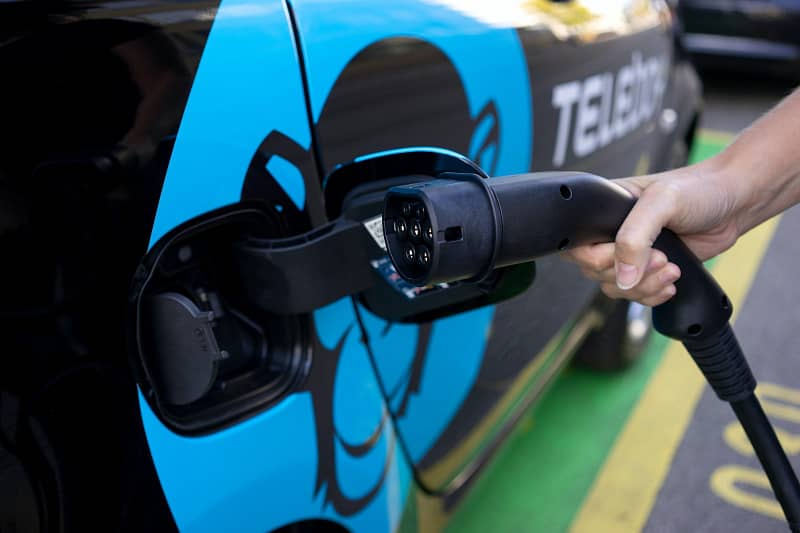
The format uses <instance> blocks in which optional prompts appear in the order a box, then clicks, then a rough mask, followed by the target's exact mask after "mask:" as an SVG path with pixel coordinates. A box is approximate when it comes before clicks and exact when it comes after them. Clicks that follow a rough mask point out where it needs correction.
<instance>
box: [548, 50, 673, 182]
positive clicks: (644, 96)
mask: <svg viewBox="0 0 800 533" xmlns="http://www.w3.org/2000/svg"><path fill="white" fill-rule="evenodd" d="M667 68H668V60H667V58H666V57H665V56H652V57H649V58H647V59H646V60H644V59H642V54H641V53H640V52H634V53H633V54H632V56H631V62H630V63H628V64H627V65H623V66H622V67H621V68H620V69H619V70H618V71H617V72H616V74H615V73H612V72H601V73H597V74H593V75H591V76H589V77H587V78H585V79H583V80H573V81H568V82H565V83H561V84H559V85H556V86H555V87H554V88H553V95H552V98H551V103H552V105H553V107H554V108H556V109H557V110H558V129H557V131H556V144H555V150H554V151H553V165H554V166H555V167H560V166H562V165H563V164H564V161H565V160H566V158H567V150H571V152H572V153H573V154H574V155H575V157H579V158H580V157H586V156H588V155H590V154H591V153H593V152H595V151H596V150H598V149H600V148H603V147H605V146H608V145H609V144H611V143H612V142H613V141H615V140H617V139H620V138H622V137H624V136H625V135H627V134H629V133H630V132H632V131H634V130H635V129H636V128H637V127H639V126H640V125H641V124H642V123H643V122H645V121H647V120H650V119H651V118H653V115H654V114H655V112H656V110H658V109H659V108H660V107H661V99H662V97H663V96H664V89H665V88H666V82H667ZM573 109H574V110H575V112H574V113H573ZM573 116H574V117H575V119H574V120H573ZM573 124H574V126H573ZM570 133H572V135H570Z"/></svg>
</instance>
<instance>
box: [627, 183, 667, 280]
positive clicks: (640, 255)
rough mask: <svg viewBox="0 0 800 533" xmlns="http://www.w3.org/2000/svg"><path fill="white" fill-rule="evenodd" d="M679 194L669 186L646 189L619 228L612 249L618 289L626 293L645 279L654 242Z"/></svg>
mask: <svg viewBox="0 0 800 533" xmlns="http://www.w3.org/2000/svg"><path fill="white" fill-rule="evenodd" d="M678 193H679V191H678V188H677V187H676V186H673V185H672V184H663V185H662V184H654V185H652V186H650V187H648V188H646V189H645V190H644V192H643V193H642V196H641V197H640V198H639V200H638V201H637V202H636V205H634V207H633V209H631V212H630V213H629V214H628V217H627V218H626V219H625V221H624V222H623V223H622V226H620V229H619V231H618V232H617V237H616V240H615V242H616V246H615V248H614V269H615V273H616V284H617V286H618V287H619V288H620V289H622V290H629V289H631V288H633V287H635V286H636V285H637V284H638V283H639V282H640V281H641V280H642V278H643V277H644V274H645V272H646V271H647V264H648V261H649V259H650V255H651V253H652V246H653V241H655V239H656V237H658V234H659V233H661V229H662V228H663V227H664V226H665V225H666V224H667V222H669V221H670V219H671V218H672V217H673V216H674V214H675V212H676V211H677V209H678V196H679V194H678Z"/></svg>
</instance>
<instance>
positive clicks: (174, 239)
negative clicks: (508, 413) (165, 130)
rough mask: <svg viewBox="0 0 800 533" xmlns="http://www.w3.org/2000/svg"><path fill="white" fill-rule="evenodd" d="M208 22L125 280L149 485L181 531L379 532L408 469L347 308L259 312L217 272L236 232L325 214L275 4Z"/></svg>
mask: <svg viewBox="0 0 800 533" xmlns="http://www.w3.org/2000/svg"><path fill="white" fill-rule="evenodd" d="M211 16H213V17H214V21H213V25H212V28H211V31H210V34H209V36H208V40H207V42H206V45H205V49H204V51H203V55H202V58H201V60H200V64H199V67H198V70H197V73H196V76H195V79H194V82H193V85H192V89H191V94H190V96H189V99H188V103H187V105H186V108H185V110H184V113H183V118H182V121H181V124H180V129H179V131H178V134H177V137H176V139H175V145H174V150H173V152H172V156H171V159H170V163H169V168H168V171H167V175H166V179H165V182H164V185H163V190H162V192H161V199H160V202H159V204H158V208H157V213H156V216H155V222H154V225H153V229H152V234H151V239H150V243H151V248H150V251H149V253H148V254H147V256H146V257H145V259H144V260H143V262H142V266H141V267H140V269H139V271H138V273H137V276H136V279H135V280H134V286H133V290H132V307H131V316H132V317H133V325H132V334H131V338H132V343H133V344H132V350H131V351H132V354H133V356H132V362H133V365H134V367H135V369H136V371H137V375H138V382H139V384H140V395H139V398H140V409H141V416H142V421H143V425H144V429H145V434H146V437H147V441H148V444H149V447H150V451H151V454H152V457H153V461H154V463H155V467H156V470H157V472H158V476H159V479H160V482H161V485H162V487H163V489H164V493H165V495H166V498H167V501H168V503H169V506H170V509H171V511H172V514H173V516H174V517H175V520H176V522H177V525H178V527H179V528H180V530H181V531H259V532H263V531H270V530H273V529H276V528H279V527H282V526H285V525H287V524H294V523H299V522H304V521H308V520H316V521H320V520H323V521H328V522H329V523H334V524H340V525H343V526H344V527H346V528H347V529H348V530H350V531H370V532H371V531H393V530H395V529H396V527H397V524H398V523H399V521H400V519H401V514H402V512H403V509H404V507H405V502H406V499H407V498H408V495H409V492H410V487H411V481H410V471H409V467H408V465H407V464H406V463H405V462H404V459H403V457H402V456H401V455H400V454H398V453H396V451H395V448H396V446H395V435H394V430H393V427H392V425H391V423H389V421H388V417H387V409H386V407H385V403H384V401H383V398H382V396H381V394H380V392H379V389H378V386H377V383H376V380H375V375H374V373H373V371H372V367H371V365H370V363H369V360H368V358H367V350H366V348H365V346H364V344H363V343H362V342H361V334H360V332H359V331H358V328H357V327H356V325H355V323H356V320H355V315H354V310H353V307H352V303H351V300H350V299H349V298H344V299H341V300H339V301H337V302H334V303H332V304H330V305H327V306H325V307H322V308H320V309H317V310H315V311H313V312H308V313H302V314H290V313H282V312H280V310H278V312H276V313H266V312H260V311H258V310H253V309H252V308H248V307H247V306H246V305H245V304H244V303H243V301H242V299H241V298H240V296H241V287H239V283H238V281H239V278H240V276H239V275H238V274H234V273H231V272H230V271H228V270H226V268H227V267H226V266H225V265H226V264H228V261H227V259H226V257H227V255H226V254H227V253H228V251H229V244H230V243H229V242H228V241H229V240H230V239H232V237H231V235H232V233H231V232H232V231H234V229H235V228H236V227H239V226H237V224H239V225H242V224H251V223H252V224H254V225H255V227H257V228H258V229H259V230H263V231H264V232H267V233H269V232H273V233H270V234H271V235H272V234H278V235H280V236H282V237H289V236H291V235H296V234H299V233H303V232H306V231H308V230H310V229H311V228H313V227H315V226H318V225H320V224H322V223H324V219H325V215H324V210H323V206H322V203H321V201H320V180H319V178H318V174H317V169H316V167H315V163H314V159H313V153H312V150H311V145H312V136H311V132H310V126H309V122H308V115H307V108H306V104H305V100H304V87H303V79H302V76H301V70H300V66H299V57H298V55H297V48H296V42H295V40H294V36H293V33H292V25H291V23H290V18H289V17H288V11H287V6H286V4H285V3H284V2H281V1H279V0H264V1H261V2H251V1H244V0H223V1H222V2H221V3H220V5H219V7H218V9H217V10H216V12H212V13H211ZM246 206H251V207H246ZM253 206H255V207H253ZM264 213H266V215H264ZM265 217H266V218H265ZM275 232H277V233H275ZM237 295H238V296H237ZM315 523H316V522H315Z"/></svg>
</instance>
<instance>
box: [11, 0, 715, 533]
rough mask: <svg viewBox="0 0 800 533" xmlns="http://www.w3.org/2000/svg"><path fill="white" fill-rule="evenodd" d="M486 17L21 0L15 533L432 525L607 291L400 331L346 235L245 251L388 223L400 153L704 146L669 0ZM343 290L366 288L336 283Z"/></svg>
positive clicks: (412, 9) (504, 159)
mask: <svg viewBox="0 0 800 533" xmlns="http://www.w3.org/2000/svg"><path fill="white" fill-rule="evenodd" d="M495 4H497V3H492V5H489V4H486V3H483V2H473V3H464V2H450V1H445V0H442V1H437V2H429V1H412V0H408V1H404V2H393V3H391V4H388V3H384V2H378V1H377V0H347V1H345V0H341V1H335V2H314V1H312V0H291V1H288V0H287V1H281V0H262V1H258V2H253V1H244V0H223V1H222V2H216V1H207V2H184V1H162V2H156V1H142V2H119V3H114V2H92V1H75V2H60V1H53V2H3V3H0V69H1V70H2V73H3V81H2V83H0V106H2V108H3V112H2V114H1V115H0V116H2V128H0V131H2V146H3V156H2V158H0V206H2V207H1V208H0V247H1V248H0V249H2V250H3V254H2V257H3V260H2V262H0V286H1V287H2V291H0V293H1V294H2V298H0V317H2V320H0V331H1V332H2V338H3V339H4V343H3V348H2V355H1V356H0V409H1V410H0V414H1V415H2V416H0V422H1V423H2V426H1V427H0V429H1V430H2V431H0V445H1V446H2V447H0V461H1V462H2V463H0V464H2V465H3V468H2V470H0V476H2V477H0V487H2V489H0V490H2V491H3V495H2V496H3V497H0V526H2V528H3V529H5V526H6V525H8V527H9V528H11V529H14V530H17V531H39V530H43V531H86V530H93V529H94V530H98V529H99V530H105V531H111V530H128V531H162V530H169V529H174V528H175V527H176V526H177V527H178V528H179V529H181V530H185V531H221V530H225V531H273V530H278V529H280V528H284V527H286V528H289V527H300V526H299V525H302V527H305V528H307V529H311V530H326V531H342V530H350V531H370V532H371V531H395V530H398V529H402V530H407V531H414V530H417V529H419V528H422V527H425V524H426V520H428V519H429V518H428V515H429V514H430V511H431V509H429V508H427V507H426V509H422V508H418V506H417V503H416V502H417V501H418V495H419V494H422V493H427V494H431V495H434V498H433V500H432V501H434V502H435V503H434V504H433V505H434V506H435V507H436V508H437V509H438V510H439V511H438V512H444V513H446V512H449V511H450V510H451V509H452V507H453V505H454V504H455V503H456V502H458V500H459V498H460V496H461V495H462V494H463V491H464V490H466V488H467V487H468V486H469V484H470V482H471V481H472V480H473V479H474V478H475V476H476V474H477V473H478V472H479V471H480V469H481V467H482V465H484V464H485V463H486V461H487V459H488V458H489V457H490V456H491V454H492V452H493V451H494V450H495V449H496V448H497V447H498V446H499V444H500V443H501V442H502V441H503V438H504V436H505V435H507V434H508V432H509V431H510V429H511V428H512V427H513V426H514V424H515V422H516V421H517V420H518V419H519V417H520V416H521V414H522V413H523V412H524V410H525V409H526V407H527V406H529V405H530V404H531V402H533V401H535V399H536V398H538V396H539V395H540V394H541V392H542V390H543V389H544V387H545V385H546V384H547V383H548V382H549V381H550V380H551V379H552V377H553V376H554V375H555V374H556V373H557V371H558V370H559V369H560V368H562V367H563V366H564V365H565V364H566V362H568V361H569V359H570V356H571V355H572V354H573V353H574V351H575V349H576V348H577V347H578V346H580V344H581V342H582V341H583V340H585V339H586V338H587V336H588V335H589V334H590V332H591V331H592V330H593V329H594V328H596V327H598V325H600V324H602V322H603V320H602V319H603V314H602V313H600V312H598V308H597V306H595V305H594V304H593V302H595V296H596V294H597V287H596V285H595V284H593V283H590V282H588V281H586V280H584V279H583V278H582V277H581V276H580V273H579V272H577V271H576V270H575V269H574V268H570V267H568V266H565V265H564V264H562V263H560V262H559V261H557V260H555V259H553V260H545V261H541V262H539V263H538V264H537V266H536V274H535V281H533V270H532V269H531V268H530V267H528V268H527V270H524V269H523V270H517V271H515V273H514V274H515V275H514V276H511V275H510V274H508V273H506V276H505V278H502V279H504V280H505V281H506V282H507V283H505V284H503V283H500V281H499V280H500V279H501V278H496V279H494V281H493V282H492V283H494V285H492V284H490V285H484V286H481V287H478V288H475V287H469V286H466V287H465V286H463V285H460V286H459V287H437V288H435V290H436V291H438V292H436V293H435V294H436V295H438V296H437V297H441V299H442V301H445V302H447V303H448V305H444V306H442V307H436V308H432V309H427V310H426V312H425V313H422V312H419V313H416V314H405V315H402V316H394V315H393V313H395V314H396V312H397V309H398V308H400V307H402V306H404V305H412V303H413V302H411V300H413V299H414V298H417V297H420V295H419V294H418V293H417V292H415V291H413V290H407V289H408V288H404V287H401V286H398V285H396V286H394V289H397V290H394V289H393V290H391V291H389V292H388V293H387V292H383V293H380V292H370V290H371V287H372V285H371V284H370V283H371V282H370V283H368V284H366V285H363V283H362V282H363V281H364V280H348V279H347V273H346V272H342V270H343V269H342V267H341V265H342V264H346V261H345V259H347V258H342V257H341V256H340V255H337V254H339V252H340V250H339V251H337V249H336V248H333V249H330V250H328V253H327V255H321V256H318V257H316V259H315V260H314V261H310V260H309V261H298V260H296V259H291V258H290V259H287V260H286V261H287V263H286V264H280V265H279V264H278V256H277V255H275V254H273V255H269V254H267V255H262V256H260V257H259V261H261V262H260V263H258V264H257V266H256V267H253V265H254V264H255V263H253V262H252V261H251V260H249V259H248V260H247V261H244V260H243V259H242V257H249V258H250V259H252V254H251V251H252V249H253V247H252V246H250V245H251V244H252V243H254V242H256V243H260V246H261V247H260V248H259V249H262V250H263V249H265V245H264V243H265V242H266V243H269V244H270V245H273V244H275V243H279V244H280V245H281V246H283V247H284V251H285V250H289V251H292V250H301V249H303V246H304V245H305V244H307V243H313V242H314V241H315V239H316V238H317V237H319V236H320V235H323V234H325V232H327V231H329V229H330V225H329V224H328V222H329V221H331V220H336V219H337V217H339V216H340V215H341V214H342V213H343V212H347V213H349V215H350V216H352V217H355V220H356V221H357V222H359V223H363V224H364V226H365V227H367V228H369V227H370V224H371V223H372V222H373V221H374V220H375V217H376V216H378V215H379V211H380V206H379V203H376V202H375V198H376V197H377V198H379V197H380V195H381V191H382V190H383V188H385V186H386V184H387V183H390V182H392V180H394V182H395V183H396V180H397V179H399V178H401V177H402V176H401V175H398V174H397V173H394V174H393V173H391V172H390V171H386V170H385V169H384V167H382V166H381V165H380V164H378V163H375V161H386V160H387V159H386V158H390V159H391V160H392V161H406V162H408V161H417V159H415V157H416V155H418V154H420V153H426V154H434V155H432V156H425V157H427V158H428V159H425V160H426V161H438V160H440V159H441V158H444V159H448V160H453V158H455V159H458V156H457V154H465V155H467V156H468V157H470V158H471V159H473V160H474V161H476V162H478V163H479V164H480V165H481V166H482V167H483V168H484V169H486V171H487V172H489V173H490V174H492V175H501V174H510V173H517V172H528V171H536V170H548V169H564V170H586V171H592V172H595V173H598V174H601V175H604V176H607V177H621V176H625V175H631V174H634V173H641V172H646V171H658V170H662V169H665V168H668V167H670V166H671V165H674V164H676V163H680V162H683V161H684V160H685V157H686V153H687V147H688V146H689V145H690V143H691V141H692V138H693V136H694V132H695V126H696V124H697V119H698V116H699V113H700V84H699V82H698V79H697V76H696V74H695V72H694V70H693V68H692V66H691V65H690V64H689V63H688V61H687V60H686V59H685V58H684V57H682V56H681V55H679V54H677V53H675V35H676V33H675V31H674V18H673V16H672V13H671V12H670V11H669V10H668V9H667V7H666V4H664V3H662V2H648V1H638V0H631V1H630V2H623V3H622V4H621V5H620V6H619V7H618V9H617V8H615V9H610V8H608V7H603V6H601V5H600V4H598V3H597V2H592V3H590V2H586V3H584V2H579V1H573V2H569V3H565V4H559V3H551V2H546V1H536V2H530V3H526V4H517V3H513V2H507V3H502V2H501V3H499V4H497V5H495ZM420 146H422V147H431V148H424V149H419V148H415V147H420ZM376 153H377V154H379V155H377V156H376V155H374V154H376ZM371 154H372V155H371ZM409 158H410V159H409ZM352 162H355V163H354V164H350V163H352ZM373 163H374V164H373ZM353 169H357V170H358V171H353ZM363 169H370V171H369V172H367V171H364V170H363ZM401 174H402V173H401ZM361 193H364V194H363V195H361ZM370 195H371V196H370ZM375 240H376V243H377V244H380V242H379V241H380V239H379V238H378V237H375ZM275 245H276V246H277V244H275ZM365 246H366V244H365ZM370 246H373V247H374V244H370ZM301 255H302V254H301ZM384 255H385V254H384ZM281 257H287V255H285V254H284V255H281ZM386 261H388V259H387V258H380V257H379V258H378V259H376V260H375V263H374V264H372V267H373V268H374V271H375V272H374V274H375V275H376V276H378V277H379V278H381V279H382V280H383V281H385V282H394V281H396V274H393V272H392V271H391V270H390V269H389V267H388V266H387V263H386ZM298 273H299V274H298ZM303 273H308V274H303ZM304 276H305V277H304ZM292 280H293V281H292ZM342 280H345V281H347V282H351V283H353V284H354V286H359V287H362V289H363V287H365V286H369V287H370V289H369V290H366V289H364V290H363V291H362V289H359V291H357V292H356V291H354V292H353V293H352V294H350V293H347V295H346V296H345V297H342V298H339V299H338V300H336V301H334V302H329V301H326V300H325V299H324V298H322V297H321V296H320V294H322V293H326V294H327V291H328V288H329V286H331V285H337V284H339V283H340V282H342ZM290 281H292V283H294V285H292V284H290ZM289 286H291V287H294V289H295V290H296V291H297V292H291V291H287V290H286V287H289ZM504 287H505V289H504ZM509 287H510V289H509ZM458 291H461V292H458ZM504 291H505V292H504ZM333 292H335V291H333ZM301 293H302V296H303V297H304V298H305V299H304V300H303V301H302V302H301V301H300V295H301ZM458 294H460V295H462V296H459V297H458V298H455V296H453V297H451V296H452V295H458ZM464 294H466V295H467V296H466V297H465V296H463V295H464ZM381 295H383V296H381ZM512 295H514V297H513V298H512V297H511V296H512ZM387 299H388V300H387ZM317 301H319V302H322V301H324V302H325V304H324V305H319V306H318V305H314V302H317ZM387 302H389V303H387ZM391 302H400V303H398V304H397V305H395V304H393V303H391ZM453 302H455V303H453ZM398 306H399V307H398ZM288 530H289V529H287V531H288ZM291 530H292V531H297V530H302V529H291Z"/></svg>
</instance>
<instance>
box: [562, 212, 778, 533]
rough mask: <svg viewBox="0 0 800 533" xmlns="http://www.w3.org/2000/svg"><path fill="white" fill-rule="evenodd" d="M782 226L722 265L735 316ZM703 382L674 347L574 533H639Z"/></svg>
mask: <svg viewBox="0 0 800 533" xmlns="http://www.w3.org/2000/svg"><path fill="white" fill-rule="evenodd" d="M777 224H778V218H774V219H772V220H770V221H768V222H766V223H764V224H762V225H761V226H759V227H758V228H756V229H754V230H753V231H751V232H750V233H748V234H746V235H745V236H744V237H742V238H741V239H739V242H737V244H736V245H735V246H734V247H733V248H731V249H730V250H728V251H727V252H725V253H724V254H723V255H722V256H721V257H720V258H719V260H717V262H716V264H715V266H714V269H713V273H714V276H715V277H716V279H717V281H719V283H720V285H722V287H723V288H724V289H725V291H726V292H727V294H728V296H729V298H730V299H731V301H732V302H733V305H734V309H738V308H740V307H741V305H742V303H743V302H744V298H745V296H746V294H747V290H748V289H749V288H750V285H751V283H752V281H753V277H754V276H755V274H756V271H757V270H758V266H759V264H760V263H761V259H762V257H763V255H764V253H765V252H766V249H767V245H768V244H769V241H770V239H771V238H772V235H773V233H774V232H775V228H776V227H777ZM736 314H737V313H736V311H735V312H734V317H733V318H734V319H735V318H736ZM705 383H706V382H705V379H704V378H703V376H702V374H701V373H700V371H699V370H698V369H697V367H696V366H695V364H694V362H693V361H692V360H691V358H690V357H689V356H688V355H687V354H686V351H685V350H684V349H683V346H682V345H681V344H679V343H677V342H672V343H670V345H669V347H668V348H667V351H666V353H665V354H664V357H663V359H662V361H661V363H659V367H658V369H657V370H656V372H655V373H654V375H653V377H652V379H651V380H650V382H649V383H648V385H647V388H646V389H645V391H644V393H643V394H642V397H641V398H640V399H639V403H638V404H637V406H636V407H635V408H634V410H633V412H632V413H631V416H630V418H629V419H628V422H627V423H626V425H625V428H624V429H623V430H622V433H621V434H620V435H619V437H618V439H617V442H616V443H615V444H614V447H613V449H612V450H611V453H610V454H609V456H608V458H607V459H606V462H605V464H604V465H603V468H602V469H601V471H600V473H599V474H598V476H597V478H596V479H595V482H594V485H593V486H592V489H591V490H590V492H589V494H588V495H587V497H586V500H585V501H584V502H583V505H582V506H581V508H580V510H579V511H578V514H577V515H576V517H575V520H574V521H573V523H572V525H571V527H570V531H571V532H572V533H611V532H615V533H616V532H621V533H631V532H635V531H641V529H642V528H643V527H644V525H645V523H646V521H647V517H648V516H649V515H650V511H651V509H652V507H653V504H654V503H655V499H656V496H657V495H658V491H659V490H660V488H661V485H662V484H663V482H664V479H665V477H666V475H667V472H668V471H669V467H670V464H671V463H672V458H673V456H674V455H675V451H676V449H677V447H678V444H679V443H680V441H681V438H682V437H683V434H684V433H685V432H686V427H687V426H688V424H689V421H690V420H691V418H692V414H693V413H694V410H695V407H696V405H697V402H698V400H699V399H700V394H701V393H702V392H703V390H704V387H705ZM590 438H591V437H590Z"/></svg>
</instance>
